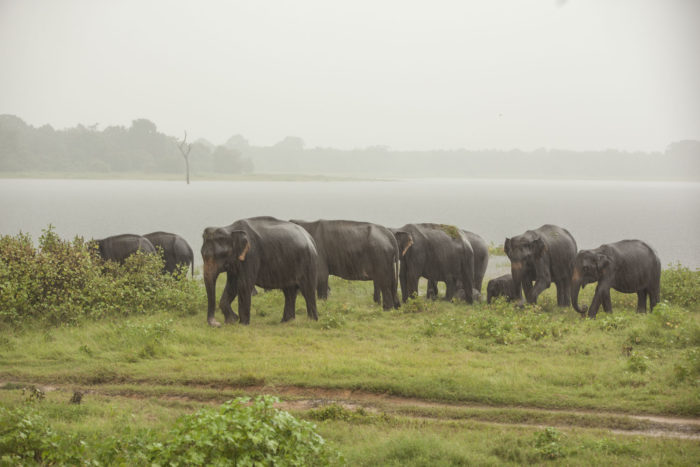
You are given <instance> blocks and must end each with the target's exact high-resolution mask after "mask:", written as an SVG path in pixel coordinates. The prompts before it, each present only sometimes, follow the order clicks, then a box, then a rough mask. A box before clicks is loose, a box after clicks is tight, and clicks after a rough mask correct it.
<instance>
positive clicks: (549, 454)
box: [533, 427, 565, 459]
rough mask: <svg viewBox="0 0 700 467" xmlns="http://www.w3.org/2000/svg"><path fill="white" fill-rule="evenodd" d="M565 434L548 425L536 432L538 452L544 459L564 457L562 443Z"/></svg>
mask: <svg viewBox="0 0 700 467" xmlns="http://www.w3.org/2000/svg"><path fill="white" fill-rule="evenodd" d="M563 437H564V434H563V433H562V432H560V431H559V430H557V429H556V428H552V427H547V428H545V429H544V430H542V431H539V432H537V433H535V440H534V443H533V444H534V445H535V448H536V450H537V452H538V453H539V454H540V455H541V456H542V458H544V459H559V458H560V457H564V456H565V453H564V448H563V446H562V444H561V441H562V438H563Z"/></svg>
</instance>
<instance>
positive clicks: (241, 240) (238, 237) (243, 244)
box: [231, 230, 250, 261]
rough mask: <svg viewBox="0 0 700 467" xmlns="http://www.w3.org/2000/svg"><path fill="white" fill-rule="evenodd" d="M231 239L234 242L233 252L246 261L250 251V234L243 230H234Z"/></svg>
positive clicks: (240, 259)
mask: <svg viewBox="0 0 700 467" xmlns="http://www.w3.org/2000/svg"><path fill="white" fill-rule="evenodd" d="M231 240H232V242H233V253H234V254H235V255H237V256H238V260H239V261H245V257H246V255H247V254H248V251H250V241H249V240H248V234H247V233H245V232H244V231H243V230H234V231H233V232H231Z"/></svg>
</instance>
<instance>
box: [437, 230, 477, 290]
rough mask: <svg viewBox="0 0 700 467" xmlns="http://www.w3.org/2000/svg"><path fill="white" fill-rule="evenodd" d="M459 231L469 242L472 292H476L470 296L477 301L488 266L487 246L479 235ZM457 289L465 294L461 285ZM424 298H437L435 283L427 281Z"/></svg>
mask: <svg viewBox="0 0 700 467" xmlns="http://www.w3.org/2000/svg"><path fill="white" fill-rule="evenodd" d="M460 231H461V232H462V233H463V234H464V235H465V236H466V237H467V240H469V244H470V245H471V247H472V251H473V252H474V291H476V293H474V291H472V295H473V296H474V298H475V299H477V298H478V296H480V295H481V286H482V285H483V282H484V275H485V274H486V268H487V267H488V265H489V246H488V245H487V244H486V241H485V240H484V239H483V238H481V236H480V235H478V234H475V233H474V232H470V231H468V230H461V229H460ZM457 288H458V289H459V290H461V293H462V294H466V292H465V291H464V288H463V287H462V285H461V284H457ZM426 296H427V297H428V298H437V296H438V288H437V282H435V281H428V289H427V291H426Z"/></svg>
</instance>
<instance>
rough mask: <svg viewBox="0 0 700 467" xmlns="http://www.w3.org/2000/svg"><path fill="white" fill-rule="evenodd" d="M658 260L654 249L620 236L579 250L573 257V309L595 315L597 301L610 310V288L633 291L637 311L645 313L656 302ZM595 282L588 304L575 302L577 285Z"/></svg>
mask: <svg viewBox="0 0 700 467" xmlns="http://www.w3.org/2000/svg"><path fill="white" fill-rule="evenodd" d="M660 280H661V262H660V261H659V257H658V256H657V255H656V252H655V251H654V250H653V249H652V248H651V247H650V246H649V245H647V244H646V243H644V242H643V241H641V240H622V241H619V242H617V243H609V244H606V245H601V246H599V247H598V248H596V249H594V250H581V251H579V252H578V255H576V260H575V261H574V272H573V277H572V281H571V301H572V304H573V306H574V309H575V310H576V311H578V312H579V313H581V314H582V315H584V314H585V313H586V311H588V317H589V318H595V316H596V314H597V313H598V308H599V307H600V305H601V303H602V304H603V309H604V310H605V311H606V312H608V313H610V312H611V311H612V302H611V301H610V288H611V287H612V288H613V289H615V290H617V291H618V292H622V293H635V292H636V293H637V313H646V301H647V297H649V309H650V310H653V309H654V306H655V305H656V304H657V303H659V282H660ZM591 282H598V286H597V287H596V289H595V295H594V296H593V302H592V303H591V307H590V308H587V307H586V306H585V305H584V306H583V307H582V308H579V306H578V292H579V289H580V288H581V287H584V286H585V285H586V284H590V283H591Z"/></svg>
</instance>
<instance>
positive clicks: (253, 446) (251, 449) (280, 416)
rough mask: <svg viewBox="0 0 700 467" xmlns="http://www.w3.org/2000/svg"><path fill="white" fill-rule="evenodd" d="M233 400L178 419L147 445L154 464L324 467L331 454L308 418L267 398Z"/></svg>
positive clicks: (271, 398)
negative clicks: (160, 438) (161, 437)
mask: <svg viewBox="0 0 700 467" xmlns="http://www.w3.org/2000/svg"><path fill="white" fill-rule="evenodd" d="M249 401H250V399H249V398H238V399H235V400H232V401H229V402H227V403H225V404H223V405H222V406H221V407H220V408H218V409H202V410H200V411H198V412H196V413H195V414H193V415H188V416H184V417H182V418H180V420H178V422H177V424H176V426H175V428H173V430H172V431H171V432H170V433H169V435H168V441H167V442H164V443H154V444H152V445H150V446H149V448H148V451H149V453H148V454H149V459H150V461H151V462H153V463H157V464H159V465H172V466H177V465H241V466H244V465H261V464H262V465H329V464H330V463H331V461H332V460H334V459H335V458H336V457H335V454H334V453H333V451H332V450H331V449H329V448H328V446H326V444H325V441H324V440H323V438H321V437H320V436H319V435H318V434H316V433H315V431H314V426H313V425H312V424H310V423H309V422H305V421H300V420H297V419H296V418H294V417H293V416H292V415H290V414H289V413H288V412H285V411H282V410H277V409H275V408H274V407H273V406H272V404H273V403H275V402H278V399H276V398H274V397H269V396H261V397H257V398H255V400H254V401H253V402H252V404H248V402H249Z"/></svg>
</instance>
